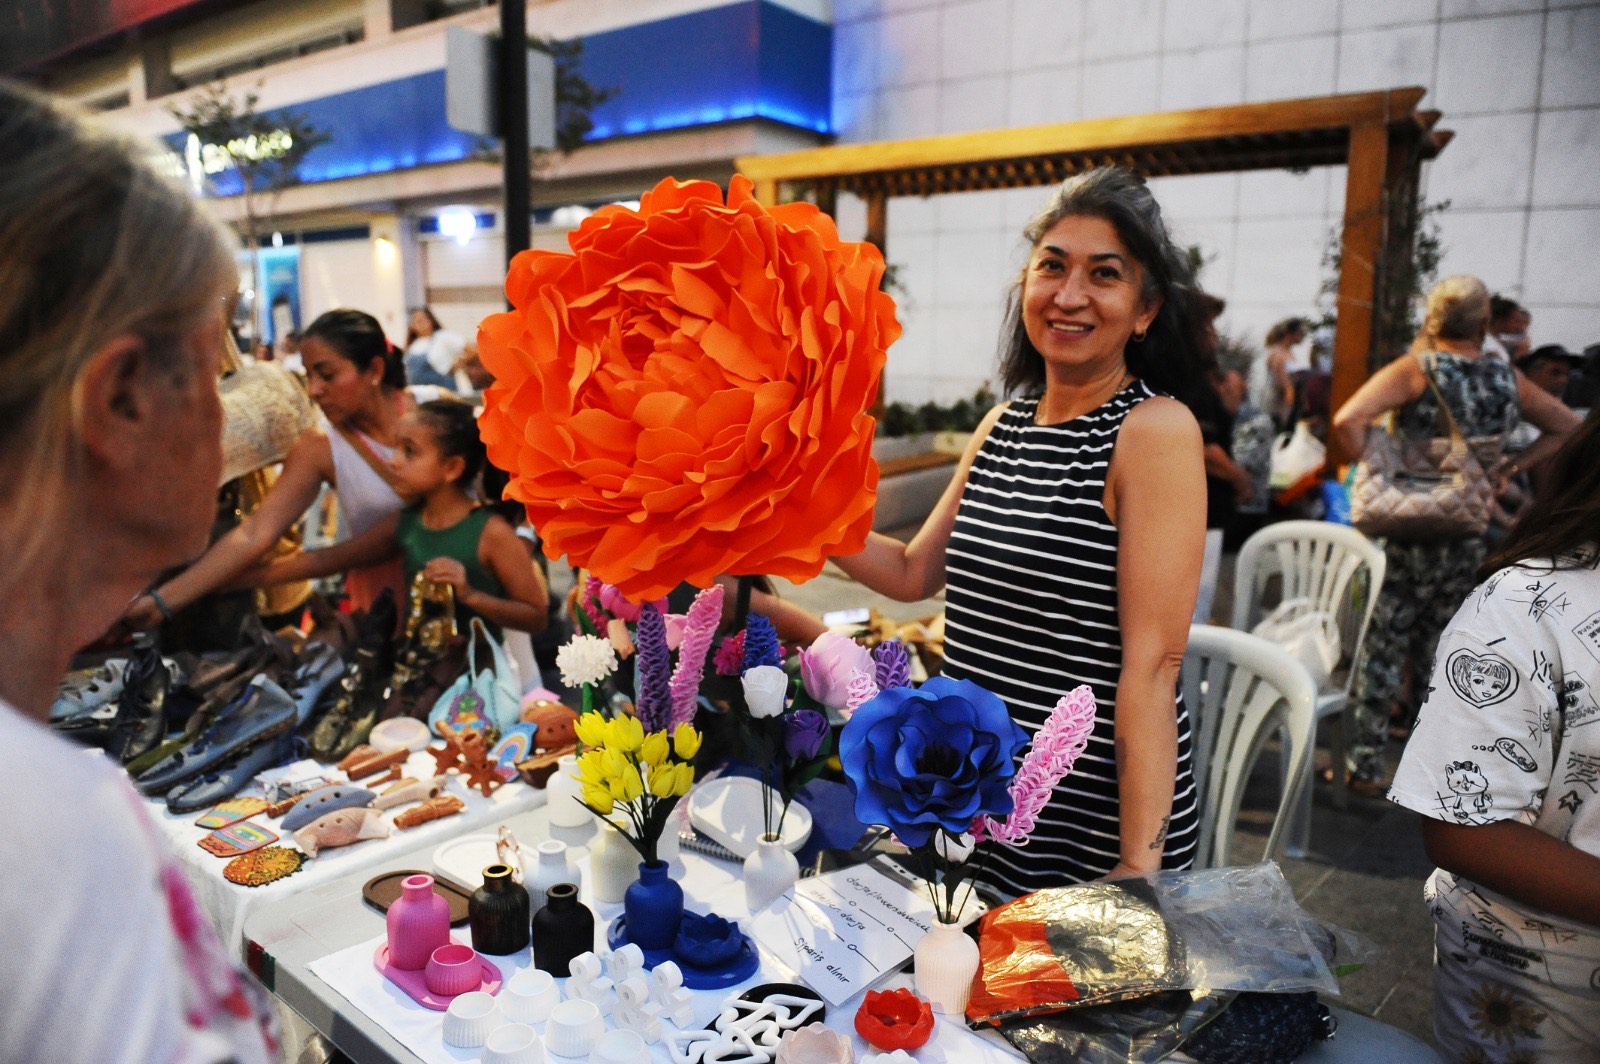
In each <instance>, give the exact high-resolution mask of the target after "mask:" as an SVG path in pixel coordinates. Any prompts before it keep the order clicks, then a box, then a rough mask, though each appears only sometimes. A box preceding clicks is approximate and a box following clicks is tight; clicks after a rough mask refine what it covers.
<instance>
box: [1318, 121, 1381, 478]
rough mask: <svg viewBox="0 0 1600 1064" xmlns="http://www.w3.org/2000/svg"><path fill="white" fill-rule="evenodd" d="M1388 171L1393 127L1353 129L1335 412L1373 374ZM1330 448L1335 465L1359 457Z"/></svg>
mask: <svg viewBox="0 0 1600 1064" xmlns="http://www.w3.org/2000/svg"><path fill="white" fill-rule="evenodd" d="M1388 172H1389V130H1388V127H1387V126H1386V125H1385V124H1383V123H1376V122H1374V123H1369V124H1367V125H1363V126H1359V127H1357V128H1355V129H1352V130H1351V131H1350V163H1349V170H1348V171H1347V172H1346V175H1345V193H1344V228H1343V230H1342V232H1341V234H1340V238H1339V292H1338V309H1337V318H1336V324H1335V326H1334V341H1333V395H1332V399H1331V403H1330V407H1329V412H1330V413H1331V412H1333V411H1337V410H1338V409H1339V407H1340V406H1342V405H1343V404H1344V402H1345V400H1347V399H1349V398H1350V396H1352V395H1354V394H1355V391H1356V389H1357V388H1359V387H1361V383H1362V382H1363V381H1365V380H1366V379H1367V375H1368V373H1369V372H1370V358H1371V355H1372V325H1373V303H1374V298H1375V296H1376V294H1377V279H1378V278H1377V268H1378V261H1379V259H1380V257H1381V255H1382V250H1383V237H1384V229H1385V219H1384V202H1383V189H1384V182H1385V180H1386V178H1387V177H1388ZM1329 447H1330V449H1329V453H1328V462H1329V464H1330V466H1336V465H1337V464H1338V463H1339V462H1340V461H1348V460H1350V459H1352V458H1354V457H1357V456H1355V455H1343V454H1340V453H1339V448H1338V444H1337V441H1336V440H1332V439H1330V440H1329Z"/></svg>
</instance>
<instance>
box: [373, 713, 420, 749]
mask: <svg viewBox="0 0 1600 1064" xmlns="http://www.w3.org/2000/svg"><path fill="white" fill-rule="evenodd" d="M432 741H433V733H432V732H430V731H428V726H427V725H426V724H424V723H423V722H422V721H420V720H416V719H414V718H412V717H395V718H394V719H393V720H380V721H379V722H378V723H376V724H374V725H373V726H372V733H371V734H370V735H368V736H367V742H368V743H369V744H371V746H372V748H373V749H374V750H376V751H378V752H379V753H382V754H387V753H392V752H393V751H395V750H410V751H412V752H413V753H415V752H416V751H418V750H426V749H427V748H428V743H430V742H432Z"/></svg>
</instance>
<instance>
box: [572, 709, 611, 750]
mask: <svg viewBox="0 0 1600 1064" xmlns="http://www.w3.org/2000/svg"><path fill="white" fill-rule="evenodd" d="M578 741H579V742H580V743H582V744H583V745H584V746H604V745H605V741H606V718H605V716H604V714H601V713H597V712H593V713H585V714H584V715H583V716H581V717H579V718H578Z"/></svg>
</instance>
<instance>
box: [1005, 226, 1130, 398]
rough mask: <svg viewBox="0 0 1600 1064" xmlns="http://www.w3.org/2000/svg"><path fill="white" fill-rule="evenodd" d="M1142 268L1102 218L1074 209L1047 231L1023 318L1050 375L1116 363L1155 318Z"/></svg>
mask: <svg viewBox="0 0 1600 1064" xmlns="http://www.w3.org/2000/svg"><path fill="white" fill-rule="evenodd" d="M1143 282H1144V271H1143V270H1142V269H1141V268H1140V266H1139V263H1138V262H1137V261H1135V260H1134V258H1133V256H1132V255H1131V254H1130V253H1129V252H1128V249H1127V248H1126V247H1124V246H1123V243H1122V241H1121V240H1120V239H1119V238H1118V237H1117V231H1116V229H1115V228H1114V227H1113V226H1112V225H1111V223H1110V222H1108V221H1106V220H1105V219H1103V218H1096V217H1088V216H1078V215H1072V216H1068V217H1066V218H1063V219H1061V220H1060V221H1059V222H1057V223H1056V224H1055V225H1053V226H1051V227H1050V228H1049V229H1048V230H1046V231H1045V234H1044V236H1042V237H1040V239H1039V242H1038V244H1036V245H1035V246H1034V249H1033V254H1032V256H1031V257H1030V258H1029V260H1028V268H1027V273H1026V274H1025V276H1024V280H1023V285H1022V321H1023V327H1024V328H1025V329H1026V330H1027V333H1028V339H1029V340H1030V341H1031V342H1032V343H1033V346H1034V349H1035V350H1037V351H1038V352H1039V354H1040V355H1041V356H1042V357H1043V358H1044V362H1045V372H1046V375H1047V377H1049V378H1050V379H1057V378H1059V377H1063V376H1064V377H1066V378H1067V379H1092V378H1093V377H1095V376H1096V375H1098V374H1104V373H1106V372H1110V371H1112V370H1114V368H1115V366H1116V365H1118V364H1120V363H1121V361H1122V358H1123V349H1124V348H1125V347H1126V346H1127V344H1128V340H1129V337H1131V336H1132V335H1133V334H1134V333H1135V332H1138V333H1141V334H1142V333H1143V332H1144V330H1146V329H1148V328H1149V327H1150V323H1151V322H1152V321H1154V320H1155V316H1156V312H1157V311H1158V310H1160V304H1159V303H1156V304H1155V305H1153V306H1146V305H1145V303H1144V299H1143V295H1142V287H1143Z"/></svg>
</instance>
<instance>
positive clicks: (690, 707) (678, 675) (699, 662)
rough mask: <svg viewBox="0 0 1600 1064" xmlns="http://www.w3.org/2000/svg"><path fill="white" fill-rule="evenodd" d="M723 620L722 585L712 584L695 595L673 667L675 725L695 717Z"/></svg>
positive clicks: (673, 714)
mask: <svg viewBox="0 0 1600 1064" xmlns="http://www.w3.org/2000/svg"><path fill="white" fill-rule="evenodd" d="M720 620H722V585H721V584H712V585H711V586H710V587H708V588H706V589H705V590H704V591H702V592H700V593H699V594H698V595H696V596H695V597H694V603H693V604H692V605H690V607H689V613H688V615H687V617H686V619H685V620H684V624H683V642H682V643H680V644H679V645H678V664H677V667H676V668H675V669H673V671H672V685H671V690H672V727H673V728H676V727H677V726H678V725H680V724H688V723H690V722H692V721H693V720H694V711H695V706H696V704H697V703H698V701H699V698H700V678H701V676H702V675H704V673H705V667H706V655H707V654H709V653H710V652H711V640H712V639H713V638H714V637H715V636H716V634H717V622H718V621H720Z"/></svg>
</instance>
